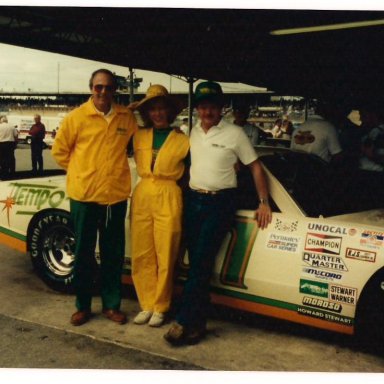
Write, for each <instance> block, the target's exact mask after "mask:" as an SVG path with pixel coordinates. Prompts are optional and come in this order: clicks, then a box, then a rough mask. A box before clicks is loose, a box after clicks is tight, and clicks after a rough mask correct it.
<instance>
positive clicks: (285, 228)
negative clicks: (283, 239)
mask: <svg viewBox="0 0 384 384" xmlns="http://www.w3.org/2000/svg"><path fill="white" fill-rule="evenodd" d="M298 225H299V221H298V220H296V221H283V220H280V219H279V218H276V223H275V229H276V230H277V231H282V232H296V231H297V226H298Z"/></svg>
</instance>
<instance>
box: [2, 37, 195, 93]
mask: <svg viewBox="0 0 384 384" xmlns="http://www.w3.org/2000/svg"><path fill="white" fill-rule="evenodd" d="M101 67H105V68H108V69H110V70H111V71H113V72H115V73H116V74H117V75H120V76H124V77H127V76H128V74H129V70H128V68H126V67H120V66H117V65H110V64H106V63H100V62H95V61H91V60H84V59H78V58H74V57H70V56H65V55H59V54H54V53H49V52H43V51H37V50H34V49H28V48H22V47H16V46H12V45H7V44H0V91H5V92H12V91H23V92H24V91H28V90H31V91H35V92H57V91H60V92H66V91H68V92H88V91H89V89H88V80H89V77H90V74H91V73H92V72H93V71H94V70H96V69H98V68H101ZM135 74H136V75H137V77H142V78H143V83H142V84H141V87H140V90H143V91H145V90H146V89H147V88H148V86H149V85H150V83H152V84H154V83H161V84H163V85H165V86H166V87H167V88H168V89H169V88H171V90H172V91H185V92H187V91H188V86H187V84H186V83H185V82H184V81H181V80H179V79H177V78H174V77H170V76H168V75H165V74H160V73H156V72H149V71H142V70H136V71H135Z"/></svg>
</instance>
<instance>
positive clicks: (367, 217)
mask: <svg viewBox="0 0 384 384" xmlns="http://www.w3.org/2000/svg"><path fill="white" fill-rule="evenodd" d="M328 219H329V220H337V221H347V222H349V223H356V224H369V225H374V226H376V227H377V226H379V227H384V209H373V210H370V211H363V212H355V213H348V214H345V215H338V216H332V217H328Z"/></svg>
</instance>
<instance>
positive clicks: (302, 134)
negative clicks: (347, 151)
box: [291, 115, 341, 163]
mask: <svg viewBox="0 0 384 384" xmlns="http://www.w3.org/2000/svg"><path fill="white" fill-rule="evenodd" d="M291 148H292V149H296V150H299V151H304V152H308V153H312V154H314V155H317V156H319V157H321V158H322V159H323V160H325V161H326V162H328V163H329V162H330V161H331V156H333V155H336V154H338V153H340V152H341V146H340V144H339V139H338V137H337V131H336V128H335V127H334V126H333V124H331V123H330V122H328V121H326V120H324V119H323V118H322V117H321V116H319V115H312V116H310V117H309V118H308V120H307V121H306V122H304V123H303V124H301V125H300V127H299V128H297V129H296V130H295V131H294V132H293V134H292V139H291Z"/></svg>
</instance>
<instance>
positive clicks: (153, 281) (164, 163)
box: [131, 129, 189, 313]
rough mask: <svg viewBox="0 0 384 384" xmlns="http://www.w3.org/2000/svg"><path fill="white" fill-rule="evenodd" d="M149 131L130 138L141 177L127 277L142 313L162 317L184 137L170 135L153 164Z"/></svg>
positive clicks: (174, 246)
mask: <svg viewBox="0 0 384 384" xmlns="http://www.w3.org/2000/svg"><path fill="white" fill-rule="evenodd" d="M152 142H153V129H139V130H138V131H137V133H136V134H135V136H134V141H133V145H134V152H135V160H136V166H137V173H138V175H139V176H140V177H141V180H140V182H139V184H138V185H137V186H136V188H135V190H134V192H133V196H132V202H131V203H132V206H131V207H132V208H131V209H132V210H131V236H132V239H131V246H132V248H131V250H132V278H133V282H134V285H135V289H136V293H137V296H138V299H139V302H140V306H141V308H142V310H143V311H152V312H160V313H164V312H167V311H168V310H169V307H170V304H171V299H172V287H173V270H174V264H175V260H176V257H177V254H178V250H179V245H180V237H181V217H182V205H183V201H182V192H181V189H180V187H179V186H178V185H177V180H179V179H180V178H181V177H182V175H183V173H184V162H183V160H184V159H185V157H186V156H187V154H188V151H189V139H188V137H187V136H186V135H184V134H183V133H179V132H176V131H172V132H170V134H169V135H168V137H167V139H166V140H165V142H164V144H163V145H162V146H161V148H160V150H159V152H158V155H157V157H156V161H155V164H154V166H153V170H152V169H151V164H152Z"/></svg>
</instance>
